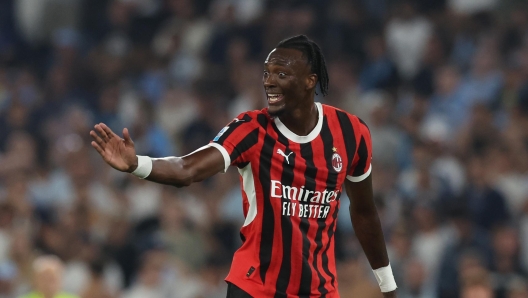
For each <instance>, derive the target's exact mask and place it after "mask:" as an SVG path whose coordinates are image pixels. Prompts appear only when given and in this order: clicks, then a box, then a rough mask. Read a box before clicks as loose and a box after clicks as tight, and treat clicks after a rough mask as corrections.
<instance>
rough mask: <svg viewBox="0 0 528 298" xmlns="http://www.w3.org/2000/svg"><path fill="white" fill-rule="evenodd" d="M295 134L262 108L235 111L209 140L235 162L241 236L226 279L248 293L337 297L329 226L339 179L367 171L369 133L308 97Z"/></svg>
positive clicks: (351, 118) (333, 218)
mask: <svg viewBox="0 0 528 298" xmlns="http://www.w3.org/2000/svg"><path fill="white" fill-rule="evenodd" d="M316 106H317V108H318V111H319V116H318V122H317V125H316V126H315V128H314V129H313V131H312V132H310V133H309V134H308V135H306V136H298V135H296V134H294V133H293V132H291V131H290V130H289V129H288V128H287V127H286V126H285V125H284V124H283V123H282V122H281V121H280V120H279V118H278V117H276V118H271V117H270V116H269V115H268V113H267V109H263V110H261V111H251V112H246V113H242V114H241V115H239V116H238V117H237V118H235V119H234V120H233V121H232V122H231V123H229V124H228V125H227V126H226V127H224V128H223V129H222V130H221V131H220V132H219V133H218V135H217V136H216V137H215V138H214V140H213V141H212V142H211V143H210V144H209V145H210V146H213V147H216V148H218V149H219V150H220V152H221V153H222V155H223V156H224V160H225V167H226V170H227V168H228V167H229V166H230V165H232V166H236V167H237V168H238V171H239V173H240V181H241V188H242V197H243V202H242V203H243V210H244V216H245V222H244V225H243V227H242V228H241V230H240V234H241V237H242V241H243V244H242V246H241V247H240V248H239V249H238V250H237V251H236V253H235V255H234V257H233V263H232V266H231V270H230V272H229V275H228V276H227V278H226V280H227V281H228V282H231V283H233V284H235V285H237V286H238V287H240V288H241V289H243V290H244V291H246V292H247V293H249V294H250V295H252V296H254V297H339V293H338V291H337V276H336V264H335V256H334V237H333V235H334V232H335V229H336V220H337V212H338V210H339V205H340V201H339V198H340V196H341V192H342V191H343V188H342V185H343V183H344V182H345V179H349V180H350V181H353V182H359V181H361V180H363V179H365V178H366V177H368V175H369V174H370V171H371V164H370V161H371V156H372V154H371V152H372V150H371V139H370V133H369V130H368V128H367V126H366V125H365V123H364V122H362V121H361V120H360V119H359V118H358V117H356V116H354V115H351V114H348V113H347V112H345V111H342V110H339V109H337V108H334V107H331V106H328V105H322V104H320V103H316Z"/></svg>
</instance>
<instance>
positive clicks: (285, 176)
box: [275, 134, 295, 298]
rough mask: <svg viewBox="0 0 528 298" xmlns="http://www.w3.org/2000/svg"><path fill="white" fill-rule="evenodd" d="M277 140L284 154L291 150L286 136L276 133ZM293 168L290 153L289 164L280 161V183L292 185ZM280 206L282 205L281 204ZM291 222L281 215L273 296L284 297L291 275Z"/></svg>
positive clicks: (286, 216)
mask: <svg viewBox="0 0 528 298" xmlns="http://www.w3.org/2000/svg"><path fill="white" fill-rule="evenodd" d="M278 140H279V142H280V143H282V144H285V145H286V150H285V151H286V152H285V153H286V154H288V151H291V150H289V149H288V144H289V141H288V139H287V138H286V137H284V136H283V135H282V134H278ZM294 168H295V153H293V154H292V156H291V158H290V164H288V162H287V159H286V158H285V159H284V161H283V162H282V177H281V183H282V185H293V179H294V172H293V169H294ZM283 202H287V203H290V200H289V199H285V198H284V194H283V198H282V203H283ZM281 208H282V205H281ZM292 230H293V228H292V222H291V217H290V216H288V215H282V216H281V231H282V263H281V267H280V270H279V275H278V277H277V287H276V289H277V292H275V297H276V298H279V297H286V290H287V289H288V285H289V283H290V276H291V254H292V238H293V234H292V233H293V232H292Z"/></svg>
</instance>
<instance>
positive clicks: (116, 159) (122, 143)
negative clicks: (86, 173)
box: [90, 123, 137, 173]
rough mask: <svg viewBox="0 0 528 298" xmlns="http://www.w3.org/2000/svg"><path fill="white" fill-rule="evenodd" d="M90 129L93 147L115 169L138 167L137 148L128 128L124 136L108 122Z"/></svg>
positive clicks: (128, 169) (125, 169)
mask: <svg viewBox="0 0 528 298" xmlns="http://www.w3.org/2000/svg"><path fill="white" fill-rule="evenodd" d="M94 129H95V131H94V130H91V131H90V135H91V136H92V138H93V139H94V140H93V141H92V143H91V144H92V147H94V148H95V150H97V152H99V154H101V156H102V157H103V160H104V161H105V162H106V163H107V164H109V165H110V166H112V167H113V168H114V169H116V170H119V171H122V172H129V173H130V172H132V171H134V170H135V169H136V168H137V157H136V149H135V148H134V142H132V139H131V138H130V134H129V133H128V129H126V128H124V129H123V138H121V137H120V136H118V135H116V134H115V133H114V132H113V131H112V130H111V129H110V128H109V127H108V126H106V124H104V123H99V124H96V125H95V126H94Z"/></svg>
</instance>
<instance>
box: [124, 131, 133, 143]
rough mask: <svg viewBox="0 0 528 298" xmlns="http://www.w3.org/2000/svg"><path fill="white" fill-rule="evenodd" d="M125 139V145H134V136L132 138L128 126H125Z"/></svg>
mask: <svg viewBox="0 0 528 298" xmlns="http://www.w3.org/2000/svg"><path fill="white" fill-rule="evenodd" d="M123 139H125V145H127V146H133V145H134V142H133V141H132V138H130V133H129V132H128V128H126V127H125V128H123Z"/></svg>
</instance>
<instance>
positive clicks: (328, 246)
mask: <svg viewBox="0 0 528 298" xmlns="http://www.w3.org/2000/svg"><path fill="white" fill-rule="evenodd" d="M337 199H339V198H337ZM338 211H339V208H337V206H336V208H335V210H334V213H333V214H332V218H333V219H334V221H333V222H332V224H331V225H330V227H329V228H328V239H331V238H332V237H333V236H334V229H335V224H336V222H337V212H338ZM330 243H331V241H328V244H327V245H326V247H325V250H324V251H323V268H324V269H325V272H326V273H327V274H328V275H329V276H330V278H331V280H332V281H331V283H332V286H333V287H334V288H335V280H336V278H335V276H334V275H333V274H332V273H331V272H330V270H328V271H327V270H326V269H327V268H328V258H326V267H324V264H325V259H324V257H325V256H328V255H327V253H328V249H329V248H330Z"/></svg>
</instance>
